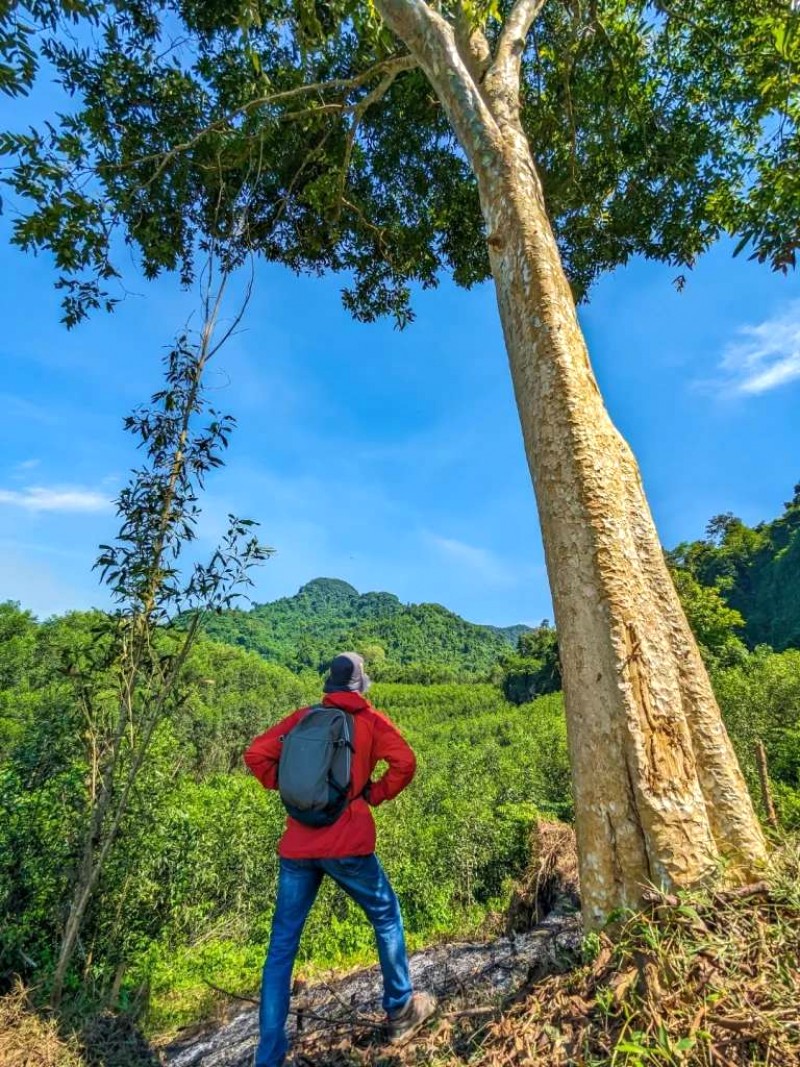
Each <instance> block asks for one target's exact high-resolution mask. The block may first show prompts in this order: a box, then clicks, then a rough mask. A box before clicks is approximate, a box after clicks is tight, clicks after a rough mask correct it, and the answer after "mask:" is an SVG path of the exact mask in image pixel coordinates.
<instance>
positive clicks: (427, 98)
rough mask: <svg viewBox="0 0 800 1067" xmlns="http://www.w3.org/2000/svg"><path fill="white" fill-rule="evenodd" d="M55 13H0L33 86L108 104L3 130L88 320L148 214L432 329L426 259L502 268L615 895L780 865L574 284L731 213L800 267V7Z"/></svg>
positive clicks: (35, 0) (177, 245)
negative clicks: (331, 278)
mask: <svg viewBox="0 0 800 1067" xmlns="http://www.w3.org/2000/svg"><path fill="white" fill-rule="evenodd" d="M27 11H28V22H25V20H24V19H23V13H22V9H21V8H17V9H15V10H14V11H12V13H11V14H10V16H7V20H6V33H5V36H4V37H3V38H2V40H0V44H3V45H4V46H5V48H6V51H7V53H8V56H9V62H8V64H7V66H6V68H5V69H4V71H3V81H4V83H5V86H6V88H7V89H9V90H10V91H17V90H19V89H23V90H24V88H25V87H26V85H30V84H32V82H33V80H34V79H35V77H36V71H37V63H38V62H39V60H40V58H43V60H44V62H45V63H46V64H48V65H49V66H50V67H52V68H54V69H55V71H56V74H57V77H58V78H59V79H60V80H61V82H62V84H63V85H64V86H66V88H67V89H68V90H69V91H70V92H72V93H74V94H75V96H76V99H77V101H78V103H77V105H76V108H75V110H74V112H73V113H71V114H67V115H61V116H59V117H58V119H57V120H54V122H53V124H52V125H51V126H48V127H46V128H45V129H44V130H43V131H41V132H35V131H31V132H28V133H25V134H21V135H10V136H7V137H5V138H4V141H3V145H2V147H4V148H5V150H6V151H7V152H9V153H11V154H12V155H13V156H16V168H15V170H14V173H13V175H12V179H11V180H12V184H13V185H14V187H15V189H16V191H17V193H18V194H21V195H23V196H25V197H28V198H29V200H30V201H31V203H30V206H29V207H28V208H27V209H26V211H25V214H24V215H23V217H21V218H20V219H19V221H18V222H17V226H16V231H15V239H16V241H17V242H18V243H19V244H20V245H21V246H22V247H24V248H30V249H34V250H37V249H40V248H47V249H50V250H51V251H52V252H54V253H55V258H56V263H57V265H58V268H59V270H60V279H59V284H60V285H61V286H62V287H63V288H64V289H65V314H66V318H67V320H68V321H69V322H72V321H75V320H76V319H78V318H79V317H80V316H81V315H82V314H84V313H85V311H86V310H87V308H89V307H91V306H93V305H97V304H98V303H100V302H103V301H111V300H113V299H114V296H113V279H114V276H115V266H114V254H115V252H117V250H118V243H115V242H116V237H117V236H121V237H122V238H123V239H124V240H125V241H126V242H127V243H129V244H131V245H133V246H134V247H135V248H136V249H137V250H138V253H139V255H140V258H141V263H142V267H143V269H144V271H145V272H146V273H147V274H148V275H149V276H153V275H155V274H157V273H159V272H160V271H162V270H165V269H167V270H180V271H181V272H182V274H183V276H184V278H186V279H187V280H188V279H190V278H191V276H192V273H193V260H194V255H195V252H196V249H197V247H198V245H202V243H203V242H204V241H205V240H207V239H208V238H209V236H213V237H216V238H220V237H224V238H225V241H226V245H227V247H230V248H232V249H233V252H232V254H231V263H230V264H229V265H230V266H234V265H235V262H236V259H237V257H244V256H246V255H248V254H249V253H251V252H252V251H254V250H255V251H257V252H259V253H260V254H261V255H263V256H264V257H266V258H267V259H270V260H273V261H279V262H281V263H284V264H286V265H288V266H289V267H291V268H293V269H295V270H300V271H324V270H334V271H346V272H348V278H349V281H348V288H347V289H346V290H345V293H344V299H345V303H346V305H347V306H348V307H349V308H350V309H351V310H352V311H353V312H354V313H355V314H356V315H357V316H359V317H361V318H364V319H370V318H373V317H374V316H376V315H379V314H383V313H392V314H394V315H395V316H396V318H397V320H398V322H399V323H400V324H401V325H402V324H404V323H405V322H406V321H407V320H408V318H409V316H410V314H411V312H410V308H409V293H410V283H411V282H418V283H421V284H423V285H433V284H435V282H436V279H437V277H438V276H439V275H440V273H441V272H442V271H443V270H446V271H449V272H451V273H452V275H453V277H454V278H455V280H456V281H457V282H458V283H460V284H462V285H470V284H473V283H475V282H477V281H480V280H482V279H485V278H487V277H489V276H491V277H492V278H493V279H494V284H495V288H496V291H497V298H498V305H499V310H500V316H501V320H502V324H503V330H504V334H505V340H506V346H507V350H508V356H509V361H510V366H511V373H512V377H513V382H514V388H515V391H516V396H517V403H518V407H519V413H520V419H521V423H522V431H523V436H524V440H525V448H526V452H527V455H528V460H529V464H530V469H531V474H532V477H533V482H534V486H535V490H536V496H537V501H538V506H539V514H540V518H541V525H542V532H543V536H544V544H545V552H546V558H547V565H548V571H549V575H550V582H551V586H552V591H553V599H554V605H555V615H556V622H557V626H558V633H559V642H560V650H561V658H562V664H563V677H564V690H565V696H566V704H567V716H568V727H569V737H570V748H571V756H572V767H573V778H574V789H575V802H576V803H575V807H576V813H577V815H576V818H577V832H578V839H579V846H580V854H581V882H582V894H583V905H584V912H585V916H586V918H587V920H588V921H589V922H595V921H598V920H599V919H601V918H602V917H603V916H605V915H607V914H608V912H609V911H610V910H612V909H613V908H615V907H617V906H619V905H627V904H635V903H636V902H637V901H638V899H639V898H640V894H641V888H642V886H643V884H645V883H647V882H656V883H659V884H662V885H665V886H685V885H690V884H692V883H695V882H697V881H699V880H702V879H703V878H705V877H706V876H708V875H709V874H710V873H711V872H712V871H714V870H715V869H716V868H717V867H718V865H719V863H720V861H721V860H722V859H724V860H725V861H726V864H727V866H728V869H729V870H731V871H734V870H738V871H740V872H741V873H742V874H744V875H747V874H749V873H751V872H752V871H753V869H754V868H756V867H757V866H758V865H759V863H760V862H761V861H762V860H763V857H764V842H763V839H762V835H761V831H760V829H759V826H758V823H757V821H756V818H755V816H754V813H753V809H752V805H751V803H750V799H749V796H748V794H747V790H746V788H745V785H744V781H743V779H742V776H741V773H740V771H739V768H738V766H737V763H736V760H735V757H734V755H733V752H732V749H731V746H730V743H729V741H728V737H727V734H726V732H725V729H724V727H723V724H722V722H721V719H720V715H719V710H718V707H717V704H716V701H715V699H714V696H713V693H712V691H711V687H710V685H709V681H708V677H707V675H706V671H705V668H704V666H703V662H702V660H701V658H700V656H699V654H698V651H697V647H696V645H695V642H694V640H693V638H692V635H691V632H690V630H689V627H688V625H687V623H686V619H685V617H684V614H683V612H682V610H681V607H680V604H679V602H678V599H677V596H676V594H675V590H674V587H673V585H672V582H671V580H670V576H669V573H668V571H667V569H666V567H665V563H664V559H663V555H662V550H661V546H660V544H659V540H658V537H657V534H656V531H655V528H654V525H653V521H652V518H651V516H650V512H649V509H648V505H647V502H646V499H645V495H644V492H643V489H642V483H641V478H640V475H639V471H638V469H637V465H636V462H635V460H634V457H633V455H632V454H631V451H630V449H629V447H628V446H627V444H626V443H625V441H624V440H623V439H622V437H621V436H620V435H619V433H618V432H617V430H616V429H615V427H614V426H613V424H612V422H611V420H610V419H609V416H608V414H607V412H606V410H605V407H604V404H603V400H602V397H601V396H600V393H599V390H598V387H597V384H596V381H595V378H594V375H593V373H592V369H591V366H590V363H589V358H588V354H587V350H586V345H585V342H584V339H583V336H582V333H581V330H580V326H579V323H578V319H577V315H576V310H575V301H576V299H580V298H582V297H583V296H585V294H586V292H587V290H588V288H589V286H590V284H591V282H592V280H593V279H594V278H595V277H596V276H597V274H598V273H599V272H602V271H604V270H607V269H610V268H613V267H614V266H616V265H618V264H621V263H624V262H626V261H627V260H628V258H629V257H630V256H631V255H634V254H637V253H638V254H644V255H645V256H649V257H652V258H658V259H662V260H665V261H667V262H669V263H672V264H674V265H675V269H676V272H678V278H677V281H678V282H679V284H681V283H682V281H683V280H684V276H685V271H686V270H688V269H689V268H690V267H691V265H692V263H693V262H694V260H695V259H696V257H697V256H698V255H699V254H701V253H702V252H703V251H704V250H705V249H706V248H707V247H708V246H709V244H710V243H711V242H712V241H713V240H714V239H715V238H716V237H717V236H719V235H720V234H722V233H725V232H728V233H733V234H738V235H739V236H740V246H741V248H744V247H745V246H748V245H749V246H750V248H751V250H752V254H753V255H755V256H756V257H758V258H759V259H761V260H767V261H769V262H770V263H771V264H772V266H773V267H775V268H778V269H783V270H785V269H787V268H788V267H789V266H793V265H794V257H795V250H796V247H797V246H798V243H799V242H800V236H799V234H800V229H799V226H798V218H797V212H796V202H797V195H798V190H800V167H798V166H797V156H798V152H797V149H798V145H799V144H800V135H799V134H798V126H797V119H798V116H799V115H800V105H799V104H798V93H797V89H798V84H799V83H800V79H799V77H798V64H797V60H798V41H799V40H800V35H798V34H797V33H796V29H797V25H798V17H800V16H798V14H797V12H796V10H795V5H794V4H793V3H791V2H790V0H654V2H648V0H493V2H491V3H489V2H487V0H440V2H438V3H433V2H431V3H428V2H425V0H374V5H373V4H372V3H370V2H369V0H366V2H365V0H332V2H329V3H323V2H322V0H117V2H115V3H111V2H109V0H69V2H67V0H63V4H62V3H59V2H57V0H28V7H27ZM71 22H74V23H77V25H76V26H75V27H73V28H72V29H70V28H69V25H68V24H69V23H71ZM65 23H66V24H67V25H66V26H65ZM35 27H38V29H36V30H35ZM37 34H38V36H37ZM243 190H245V194H243V192H242V191H243ZM221 204H222V205H224V206H225V210H222V211H221V210H220V205H221ZM237 212H238V213H237ZM245 216H246V225H245V224H243V223H244V222H245ZM219 219H228V220H232V221H230V222H229V223H228V225H227V229H226V232H225V233H219V232H218V231H219V224H218V222H217V221H215V220H219ZM740 250H741V249H740Z"/></svg>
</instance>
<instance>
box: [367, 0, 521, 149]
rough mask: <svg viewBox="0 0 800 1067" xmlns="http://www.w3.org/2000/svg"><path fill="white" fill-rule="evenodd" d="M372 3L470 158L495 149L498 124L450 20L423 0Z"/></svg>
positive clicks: (498, 138) (498, 135) (394, 0)
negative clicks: (425, 80)
mask: <svg viewBox="0 0 800 1067" xmlns="http://www.w3.org/2000/svg"><path fill="white" fill-rule="evenodd" d="M375 6H376V7H377V9H378V11H379V12H380V14H381V16H382V18H383V20H384V22H385V23H386V24H387V26H388V27H389V29H390V30H392V32H393V33H394V34H396V36H397V37H399V38H400V40H401V41H402V42H403V43H404V44H405V45H406V47H407V48H408V50H409V52H411V54H412V55H413V56H415V57H416V58H417V60H418V61H419V64H420V66H421V67H422V68H423V70H424V71H425V74H426V76H427V78H428V81H429V82H430V83H431V85H432V86H433V89H434V91H435V92H436V95H437V96H438V97H439V100H440V101H441V103H442V106H443V107H444V109H445V111H446V112H447V116H448V118H449V119H450V122H451V124H452V126H453V128H454V130H455V132H456V135H457V137H458V139H459V141H460V142H461V145H462V147H463V149H464V151H465V152H466V153H467V155H468V156H469V157H470V158H471V159H473V160H475V159H478V158H480V156H481V155H482V154H483V153H484V152H486V151H490V152H493V151H495V150H496V149H497V147H498V144H499V141H500V130H499V128H498V126H497V123H496V121H495V117H494V115H493V114H492V109H491V108H490V107H489V105H488V103H487V101H486V99H485V98H484V96H483V94H482V92H481V88H480V85H479V84H478V83H477V82H476V80H475V78H474V76H473V74H472V71H471V70H470V64H469V63H467V61H466V60H465V59H464V57H463V56H462V54H461V51H460V50H459V48H458V45H457V43H456V35H455V30H454V29H453V27H452V26H451V25H450V23H449V22H447V21H446V20H445V19H444V18H443V17H442V16H441V15H440V14H439V13H438V12H437V11H435V10H434V9H433V7H432V6H431V4H429V3H426V2H425V0H375Z"/></svg>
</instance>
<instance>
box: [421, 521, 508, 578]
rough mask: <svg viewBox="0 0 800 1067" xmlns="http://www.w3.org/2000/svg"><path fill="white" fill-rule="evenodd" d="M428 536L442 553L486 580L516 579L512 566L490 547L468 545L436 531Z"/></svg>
mask: <svg viewBox="0 0 800 1067" xmlns="http://www.w3.org/2000/svg"><path fill="white" fill-rule="evenodd" d="M426 538H427V540H428V541H429V542H430V543H431V544H432V545H433V546H434V547H435V548H436V549H437V550H438V551H439V552H440V553H441V554H442V555H444V556H446V557H447V558H448V559H450V560H451V561H453V562H455V563H458V564H459V565H460V566H462V567H466V568H467V569H468V570H471V571H472V572H473V573H474V574H477V575H478V576H479V577H481V578H482V579H483V580H484V581H488V582H491V583H494V584H500V585H507V584H510V583H511V582H512V581H513V580H514V575H513V574H512V572H511V570H510V568H508V567H507V566H505V564H504V563H503V562H502V561H501V560H499V559H498V558H497V556H496V555H495V554H494V553H493V552H491V551H490V550H489V549H488V548H480V547H478V546H476V545H468V544H466V542H464V541H457V540H456V539H455V538H453V537H441V536H440V535H439V534H434V533H429V534H426Z"/></svg>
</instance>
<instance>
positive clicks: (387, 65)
mask: <svg viewBox="0 0 800 1067" xmlns="http://www.w3.org/2000/svg"><path fill="white" fill-rule="evenodd" d="M416 66H417V61H416V60H415V59H414V58H413V56H409V55H405V56H391V57H389V58H388V59H384V60H381V62H380V63H376V64H375V65H374V66H372V67H370V68H369V70H365V71H364V72H363V73H362V74H357V75H356V76H355V77H353V78H332V79H331V80H330V81H327V82H312V83H310V84H308V85H298V86H295V88H294V89H285V90H283V91H281V92H278V93H270V94H269V95H267V96H258V97H256V98H255V99H254V100H248V101H247V103H246V104H241V105H240V106H239V107H237V108H234V109H233V111H229V112H228V113H227V115H223V116H222V117H221V118H219V119H215V120H214V121H213V122H210V123H209V124H208V125H207V126H204V127H203V128H202V129H200V130H198V131H197V132H196V133H194V134H192V136H191V137H190V138H189V139H188V140H186V141H183V142H182V143H181V144H176V145H173V147H172V148H170V149H169V150H168V151H166V152H155V153H153V154H151V155H148V156H141V157H140V158H139V159H133V160H131V161H130V162H129V163H117V164H109V165H108V169H109V170H127V169H129V168H131V167H141V166H143V165H144V164H146V163H158V166H157V167H156V170H155V173H154V174H153V175H152V176H151V177H150V178H149V179H148V182H147V184H150V183H151V182H153V181H155V180H156V178H158V176H159V175H160V174H161V173H162V171H163V170H164V168H165V167H166V166H167V165H168V164H169V163H170V161H171V160H173V159H174V158H175V157H176V156H179V155H181V153H183V152H188V151H189V149H191V148H194V146H195V145H196V144H197V143H198V142H199V141H201V140H202V139H203V138H204V137H206V136H208V134H209V133H214V132H216V131H217V130H223V129H225V128H226V127H227V126H230V124H231V123H232V122H233V121H234V119H237V118H239V117H240V116H241V115H247V114H249V113H250V112H251V111H254V110H255V109H257V108H259V107H267V106H270V105H273V104H279V103H283V102H284V101H286V100H292V99H294V98H296V97H298V96H308V95H309V94H311V93H317V92H319V93H326V92H332V91H333V90H335V89H342V90H349V89H358V88H360V87H361V86H362V85H365V84H366V83H367V82H369V81H371V80H372V78H373V77H374V76H375V75H376V74H380V73H382V72H391V73H392V74H393V76H396V75H397V74H399V73H400V72H401V71H403V70H412V69H413V68H414V67H416ZM357 107H358V105H357V104H353V105H351V106H350V107H349V108H346V107H345V105H344V104H340V103H335V104H334V103H330V104H322V105H320V107H318V108H316V109H315V110H316V111H318V112H324V111H344V110H354V109H355V108H357ZM307 114H309V112H308V111H307V110H305V109H304V110H301V111H290V112H287V113H286V114H285V115H282V116H281V118H282V119H287V120H291V119H296V118H299V117H301V116H303V115H307Z"/></svg>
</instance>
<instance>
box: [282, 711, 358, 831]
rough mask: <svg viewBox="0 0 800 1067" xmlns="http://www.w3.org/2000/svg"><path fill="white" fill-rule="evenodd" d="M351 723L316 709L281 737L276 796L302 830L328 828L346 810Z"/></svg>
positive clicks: (345, 716)
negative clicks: (304, 828)
mask: <svg viewBox="0 0 800 1067" xmlns="http://www.w3.org/2000/svg"><path fill="white" fill-rule="evenodd" d="M353 727H354V724H353V719H352V716H351V715H349V714H348V713H347V712H346V711H342V709H341V708H329V707H325V705H323V704H317V705H316V706H315V707H313V708H309V709H308V711H307V712H306V713H305V715H304V716H303V718H302V719H301V720H300V722H298V723H297V725H296V726H294V727H293V729H291V730H290V731H289V733H288V734H284V736H283V737H282V738H281V744H282V748H281V756H280V760H279V762H278V791H279V792H280V795H281V800H282V801H283V805H284V807H285V808H286V810H287V811H288V813H289V814H290V815H291V816H292V818H293V819H297V821H298V822H301V823H304V824H305V825H306V826H317V827H319V826H331V825H332V824H333V823H335V822H336V820H337V819H338V818H339V816H340V815H341V814H342V812H343V811H344V809H345V808H346V807H347V802H348V793H349V791H350V765H351V757H352V754H353V752H354V751H355V749H354V748H353V736H354V733H355V731H354V728H353Z"/></svg>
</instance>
